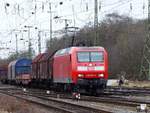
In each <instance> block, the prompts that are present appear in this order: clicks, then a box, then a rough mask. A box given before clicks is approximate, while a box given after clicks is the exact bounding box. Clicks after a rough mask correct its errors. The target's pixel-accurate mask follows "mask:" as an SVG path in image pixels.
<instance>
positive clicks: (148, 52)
mask: <svg viewBox="0 0 150 113" xmlns="http://www.w3.org/2000/svg"><path fill="white" fill-rule="evenodd" d="M147 31H148V33H147V37H146V38H145V45H144V49H143V57H142V62H141V69H140V77H143V76H145V78H146V79H148V80H150V0H148V23H147Z"/></svg>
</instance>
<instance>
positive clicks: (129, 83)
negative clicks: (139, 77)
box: [123, 81, 150, 88]
mask: <svg viewBox="0 0 150 113" xmlns="http://www.w3.org/2000/svg"><path fill="white" fill-rule="evenodd" d="M123 86H124V87H131V88H132V87H133V88H150V81H126V82H125V84H124V85H123Z"/></svg>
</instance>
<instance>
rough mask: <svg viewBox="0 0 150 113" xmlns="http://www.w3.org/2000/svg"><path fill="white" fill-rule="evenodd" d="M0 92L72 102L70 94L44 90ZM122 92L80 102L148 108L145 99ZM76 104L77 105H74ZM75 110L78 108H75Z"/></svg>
mask: <svg viewBox="0 0 150 113" xmlns="http://www.w3.org/2000/svg"><path fill="white" fill-rule="evenodd" d="M117 90H118V89H117ZM114 91H115V90H114ZM0 92H4V93H6V92H9V94H11V95H14V96H16V95H17V96H19V95H24V97H32V98H38V99H42V100H44V101H54V100H57V101H58V99H61V101H62V99H65V100H66V99H67V100H68V101H72V100H73V97H72V95H71V94H66V93H60V92H59V93H56V92H50V93H49V94H46V91H45V90H39V89H27V91H25V92H24V91H23V90H22V89H21V90H20V89H17V90H14V89H8V90H6V89H5V90H2V89H1V88H0ZM116 92H117V91H116ZM120 92H121V91H120ZM123 92H125V91H123ZM123 92H122V93H120V94H122V95H115V94H114V95H112V94H110V95H101V96H99V97H94V96H85V95H82V96H81V99H80V101H84V102H96V103H107V104H114V105H119V106H129V107H133V108H136V107H137V106H139V105H140V104H147V105H148V106H150V99H148V100H146V99H140V98H131V97H130V96H123ZM141 94H142V92H141ZM44 103H47V102H44ZM71 104H72V103H71ZM76 104H77V105H79V103H76ZM56 105H58V104H56ZM65 106H69V105H67V104H65ZM84 107H85V106H84ZM86 107H87V106H86ZM61 108H65V107H63V106H62V107H61ZM70 108H74V107H70ZM76 108H79V107H76ZM85 109H88V108H85ZM67 110H68V109H67ZM77 111H78V110H77ZM77 111H74V112H77ZM79 111H82V110H79ZM87 111H90V110H87ZM66 112H67V111H66ZM84 112H85V111H84Z"/></svg>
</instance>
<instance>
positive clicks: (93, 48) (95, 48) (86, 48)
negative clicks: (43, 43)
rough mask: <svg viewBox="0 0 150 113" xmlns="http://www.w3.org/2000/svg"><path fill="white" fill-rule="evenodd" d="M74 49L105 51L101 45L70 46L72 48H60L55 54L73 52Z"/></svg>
mask: <svg viewBox="0 0 150 113" xmlns="http://www.w3.org/2000/svg"><path fill="white" fill-rule="evenodd" d="M72 50H75V51H89V50H92V51H95V50H103V51H104V48H103V47H100V46H92V47H70V48H65V49H61V50H58V51H57V52H56V53H55V56H58V55H63V54H70V53H71V52H72Z"/></svg>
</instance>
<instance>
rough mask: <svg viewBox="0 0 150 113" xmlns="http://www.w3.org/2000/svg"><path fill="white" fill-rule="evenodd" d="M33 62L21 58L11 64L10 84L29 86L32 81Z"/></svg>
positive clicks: (9, 70)
mask: <svg viewBox="0 0 150 113" xmlns="http://www.w3.org/2000/svg"><path fill="white" fill-rule="evenodd" d="M30 73H31V60H30V59H27V58H21V59H18V60H15V61H12V62H10V63H9V66H8V81H9V82H10V83H19V84H28V83H29V82H30V81H31V77H30Z"/></svg>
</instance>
